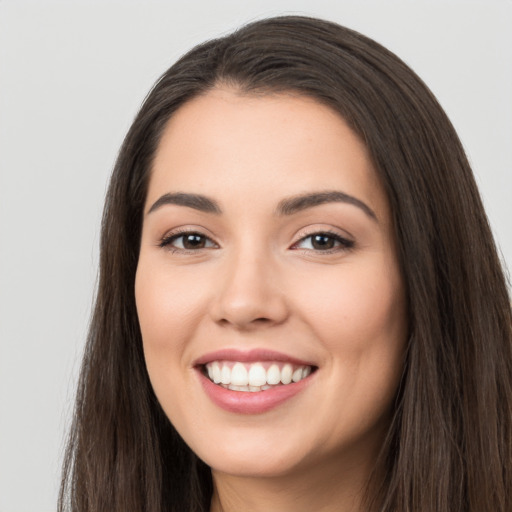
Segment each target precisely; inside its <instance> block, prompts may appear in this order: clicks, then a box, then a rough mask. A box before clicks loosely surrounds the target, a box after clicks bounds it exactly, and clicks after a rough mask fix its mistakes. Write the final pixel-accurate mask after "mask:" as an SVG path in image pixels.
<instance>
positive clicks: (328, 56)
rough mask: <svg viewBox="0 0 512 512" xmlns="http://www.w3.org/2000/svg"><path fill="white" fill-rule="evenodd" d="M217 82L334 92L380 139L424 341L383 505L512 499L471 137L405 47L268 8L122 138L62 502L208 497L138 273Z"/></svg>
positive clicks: (507, 315) (175, 504)
mask: <svg viewBox="0 0 512 512" xmlns="http://www.w3.org/2000/svg"><path fill="white" fill-rule="evenodd" d="M219 83H228V84H233V85H235V86H236V87H238V88H239V89H240V90H241V91H243V92H248V93H254V94H265V93H269V92H285V91H291V92H296V93H299V94H302V95H305V96H308V97H312V98H314V99H316V100H318V101H320V102H322V103H323V104H326V105H328V106H330V107H331V108H332V109H334V110H335V111H336V112H338V113H339V114H340V115H341V116H342V117H343V118H344V119H345V120H346V121H347V123H348V124H349V125H350V127H351V128H352V129H353V130H354V131H355V133H357V134H358V135H359V136H360V137H361V139H362V140H363V141H364V143H365V144H366V147H367V148H368V151H369V153H370V155H371V158H372V160H373V163H374V166H375V169H376V170H377V172H378V174H379V178H380V180H381V181H382V183H383V185H384V188H385V191H386V193H387V196H388V199H389V203H390V205H391V212H392V218H393V222H394V225H395V231H396V236H397V246H398V254H399V260H400V266H401V271H402V273H403V276H404V280H405V283H406V286H407V296H408V316H409V318H408V321H409V326H410V341H409V345H408V349H407V359H406V365H405V369H404V374H403V377H402V382H401V385H400V389H399V391H398V394H397V397H396V401H395V409H394V414H393V418H392V421H391V423H390V426H389V430H388V432H387V437H386V441H385V444H384V445H383V446H382V450H381V455H380V460H379V467H383V468H384V477H383V478H382V477H379V479H378V480H377V479H376V478H375V479H374V480H372V481H371V482H369V484H368V492H367V504H368V510H371V511H375V512H419V511H421V512H509V511H510V509H511V507H512V315H511V306H510V297H509V294H508V290H507V282H506V278H505V275H504V271H503V270H502V266H501V263H500V260H499V257H498V255H497V250H496V247H495V244H494V241H493V237H492V234H491V230H490V228H489V224H488V221H487V218H486V215H485V212H484V209H483V206H482V202H481V199H480V196H479V193H478V190H477V187H476V184H475V180H474V178H473V174H472V171H471V169H470V166H469V164H468V161H467V158H466V156H465V154H464V150H463V148H462V146H461V143H460V141H459V139H458V137H457V135H456V133H455V131H454V129H453V127H452V125H451V123H450V121H449V120H448V118H447V117H446V115H445V113H444V112H443V110H442V109H441V107H440V106H439V104H438V103H437V101H436V100H435V98H434V97H433V95H432V94H431V92H430V91H429V90H428V88H427V87H426V86H425V85H424V84H423V82H422V81H421V80H420V79H419V78H418V77H417V76H416V75H415V74H414V72H412V71H411V70H410V69H409V68H408V67H407V66H406V65H405V64H404V63H403V62H402V61H401V60H400V59H398V58H397V57H396V56H395V55H394V54H392V53H391V52H389V51H388V50H386V49H385V48H383V47H382V46H380V45H379V44H377V43H376V42H374V41H372V40H370V39H368V38H366V37H364V36H362V35H361V34H358V33H356V32H354V31H352V30H349V29H347V28H344V27H341V26H339V25H337V24H334V23H331V22H328V21H323V20H319V19H312V18H307V17H299V16H285V17H277V18H271V19H265V20H261V21H257V22H254V23H251V24H249V25H247V26H245V27H242V28H241V29H240V30H238V31H236V32H234V33H233V34H231V35H228V36H226V37H222V38H219V39H216V40H213V41H209V42H207V43H205V44H202V45H200V46H198V47H196V48H194V49H193V50H191V51H190V52H189V53H187V54H186V55H185V56H184V57H182V58H181V59H180V60H179V61H178V62H177V63H176V64H174V65H173V66H172V67H171V68H170V69H169V70H168V71H166V72H165V73H164V75H163V76H162V77H161V78H160V80H159V81H158V82H157V84H156V85H155V86H154V88H153V89H152V91H151V92H150V94H149V95H148V97H147V98H146V100H145V102H144V104H143V105H142V107H141V110H140V112H139V114H138V115H137V117H136V119H135V121H134V123H133V124H132V126H131V128H130V130H129V132H128V134H127V136H126V138H125V141H124V143H123V146H122V148H121V150H120V153H119V156H118V159H117V163H116V165H115V168H114V171H113V174H112V178H111V182H110V186H109V189H108V193H107V196H106V203H105V209H104V214H103V221H102V235H101V242H100V251H101V256H100V275H99V286H98V291H97V297H96V303H95V308H94V312H93V316H92V320H91V324H90V330H89V335H88V339H87V344H86V347H85V353H84V358H83V364H82V368H81V374H80V380H79V386H78V392H77V397H76V405H75V411H74V420H73V424H72V426H71V430H70V435H69V441H68V447H67V452H66V456H65V461H64V469H63V480H62V487H61V494H60V500H59V511H60V512H64V511H72V512H86V511H87V512H128V511H130V512H131V511H139V512H144V511H145V512H156V511H159V512H163V511H174V512H185V511H187V512H199V511H208V510H209V505H210V499H211V493H212V480H211V475H210V471H209V468H208V467H207V466H206V465H205V464H204V463H203V462H202V461H200V460H199V459H198V458H197V457H196V456H195V455H194V453H193V452H192V451H191V450H190V449H189V448H188V447H187V446H186V444H185V443H184V442H183V441H182V439H181V438H180V436H179V435H178V434H177V432H176V431H175V429H174V427H173V426H172V425H171V424H170V422H169V421H168V419H167V418H166V416H165V414H164V413H163V411H162V409H161V407H160V405H159V404H158V401H157V399H156V398H155V395H154V393H153V391H152V387H151V384H150V381H149V378H148V374H147V370H146V367H145V362H144V355H143V351H142V341H141V334H140V329H139V325H138V320H137V312H136V307H135V299H134V280H135V272H136V268H137V259H138V251H139V244H140V236H141V225H142V212H143V206H144V202H145V197H146V190H147V184H148V176H149V172H150V169H151V164H152V159H153V156H154V154H155V151H156V148H157V145H158V143H159V140H160V136H161V133H162V130H163V128H164V126H165V125H166V123H167V121H168V120H169V119H170V117H171V116H172V115H173V113H174V112H175V111H176V110H177V109H178V108H180V106H182V105H183V104H184V103H186V102H187V101H188V100H190V99H192V98H194V97H196V96H198V95H201V94H204V93H205V92H206V91H208V90H210V89H211V88H212V87H214V86H215V85H216V84H219ZM379 475H381V472H379Z"/></svg>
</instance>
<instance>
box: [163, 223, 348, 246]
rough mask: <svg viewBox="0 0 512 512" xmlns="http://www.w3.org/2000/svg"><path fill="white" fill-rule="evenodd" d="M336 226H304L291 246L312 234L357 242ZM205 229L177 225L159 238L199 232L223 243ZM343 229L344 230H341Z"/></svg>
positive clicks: (217, 243) (165, 238)
mask: <svg viewBox="0 0 512 512" xmlns="http://www.w3.org/2000/svg"><path fill="white" fill-rule="evenodd" d="M335 229H336V228H333V227H331V228H327V229H326V228H324V229H322V228H320V227H318V228H314V227H311V228H307V227H306V228H303V229H302V230H300V231H299V232H298V234H297V237H296V238H295V237H294V238H295V240H294V241H293V242H292V243H291V246H294V245H296V244H298V243H299V242H301V241H302V240H305V239H307V238H310V237H312V236H315V235H320V234H323V235H327V236H331V237H333V238H337V239H341V240H346V241H347V242H350V243H355V240H354V237H353V236H352V235H351V234H349V233H348V232H346V231H344V230H343V231H342V230H340V229H339V228H337V229H336V231H335ZM205 231H209V230H206V229H205V228H204V227H202V226H194V225H192V226H187V227H185V226H182V227H177V228H173V229H171V230H168V231H167V232H166V233H165V234H164V235H163V236H162V237H160V238H159V240H158V241H159V244H160V243H162V242H164V241H169V240H170V239H177V238H179V237H180V236H185V235H187V234H197V235H200V236H204V237H205V238H207V239H208V240H209V241H211V242H212V243H214V244H215V245H217V246H220V245H221V244H220V243H219V242H218V241H217V237H216V236H214V235H212V234H209V233H205ZM340 231H342V232H340Z"/></svg>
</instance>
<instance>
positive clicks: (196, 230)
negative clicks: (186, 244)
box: [158, 226, 219, 253]
mask: <svg viewBox="0 0 512 512" xmlns="http://www.w3.org/2000/svg"><path fill="white" fill-rule="evenodd" d="M186 235H198V236H200V237H203V238H205V239H206V240H208V241H209V242H211V246H209V247H199V248H197V249H186V248H181V247H174V246H172V242H174V241H175V240H177V239H179V238H181V237H184V236H186ZM158 246H159V247H161V248H162V249H168V250H169V251H171V252H181V253H196V252H200V251H202V250H210V249H214V248H218V247H219V244H218V243H217V242H215V240H214V239H213V237H212V236H211V235H207V234H206V233H204V229H203V228H201V227H199V226H186V227H185V226H183V227H178V228H174V229H171V230H169V231H167V232H166V233H165V234H164V235H163V236H162V237H161V238H160V239H159V240H158Z"/></svg>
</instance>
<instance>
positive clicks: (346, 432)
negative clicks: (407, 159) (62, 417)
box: [135, 89, 407, 476]
mask: <svg viewBox="0 0 512 512" xmlns="http://www.w3.org/2000/svg"><path fill="white" fill-rule="evenodd" d="M135 294H136V301H137V311H138V316H139V321H140V327H141V331H142V338H143V344H144V354H145V358H146V364H147V368H148V372H149V376H150V378H151V382H152V385H153V387H154V390H155V393H156V395H157V397H158V400H159V401H160V404H161V405H162V407H163V409H164V411H165V413H166V414H167V416H168V418H169V419H170V420H171V422H172V423H173V425H174V426H175V428H176V429H177V430H178V432H179V433H180V434H181V436H182V437H183V438H184V440H185V441H186V442H187V444H188V445H189V446H190V447H191V448H192V450H193V451H194V452H196V453H197V454H198V456H199V457H200V458H202V459H203V460H204V461H205V462H206V463H207V464H209V465H210V466H211V467H212V468H213V469H214V471H218V472H219V473H228V474H232V475H245V476H278V475H281V476H282V475H290V474H293V472H294V471H300V470H304V469H308V468H313V467H316V468H321V467H323V466H325V465H331V466H332V464H335V465H336V464H340V468H341V466H343V465H344V467H345V468H350V467H356V466H357V467H362V466H365V467H369V465H371V463H372V461H373V460H374V457H375V454H376V452H377V451H378V449H379V446H380V444H381V442H382V437H383V432H384V430H385V428H386V426H387V425H388V422H389V413H390V409H391V407H392V402H393V399H394V396H395V394H396V389H397V385H398V382H399V379H400V375H401V371H402V365H403V354H404V345H405V339H406V333H407V325H406V320H405V318H406V304H405V298H404V295H405V294H404V284H403V280H402V277H401V274H400V271H399V268H398V263H397V255H396V249H395V244H394V236H393V226H392V224H391V220H390V212H389V207H388V203H387V199H386V196H385V194H384V192H383V188H382V186H381V184H380V183H379V180H378V178H377V176H376V173H375V171H374V169H373V168H372V164H371V161H370V159H369V157H368V154H367V152H366V149H365V146H364V145H363V144H362V143H361V141H360V140H359V138H358V137H357V136H356V135H355V134H354V133H353V132H352V131H351V130H350V129H349V128H348V126H347V125H346V123H345V122H344V121H343V119H342V118H341V117H340V116H339V115H338V114H336V113H335V112H334V111H332V110H331V109H330V108H328V107H326V106H323V105H321V104H319V103H318V102H316V101H314V100H312V99H308V98H305V97H302V96H294V95H291V94H289V95H285V94H279V95H267V96H251V95H249V96H248V95H242V94H239V93H237V92H236V91H234V90H230V89H214V90H212V91H210V92H209V93H207V94H206V95H204V96H201V97H199V98H196V99H193V100H192V101H190V102H189V103H187V104H185V105H184V106H183V107H181V108H180V109H179V110H178V112H177V113H176V114H175V115H174V116H173V117H172V119H171V120H170V122H169V123H168V125H167V127H166V129H165V132H164V134H163V137H162V139H161V142H160V145H159V147H158V151H157V153H156V158H155V161H154V165H153V169H152V174H151V178H150V182H149V189H148V195H147V201H146V206H145V210H144V224H143V231H142V241H141V250H140V257H139V263H138V268H137V276H136V285H135ZM208 373H209V374H210V376H208ZM290 381H291V382H290ZM230 387H231V389H230Z"/></svg>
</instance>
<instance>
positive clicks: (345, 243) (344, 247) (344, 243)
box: [291, 228, 355, 254]
mask: <svg viewBox="0 0 512 512" xmlns="http://www.w3.org/2000/svg"><path fill="white" fill-rule="evenodd" d="M315 235H324V236H326V237H329V238H332V239H334V240H335V241H336V242H338V243H339V245H338V247H333V248H330V249H314V248H311V249H309V248H308V249H304V248H301V247H297V246H298V245H299V244H300V243H301V242H303V241H305V240H307V239H308V238H312V237H314V236H315ZM354 245H355V241H354V239H353V237H352V236H344V235H342V234H340V233H339V232H337V231H334V230H333V229H332V228H328V229H321V228H317V229H311V230H304V231H302V232H301V233H300V235H299V237H298V239H297V241H296V242H294V243H293V244H292V246H291V249H293V250H303V251H305V252H307V253H309V254H310V253H312V252H314V253H319V254H332V253H339V252H343V251H349V250H351V249H353V248H354Z"/></svg>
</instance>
